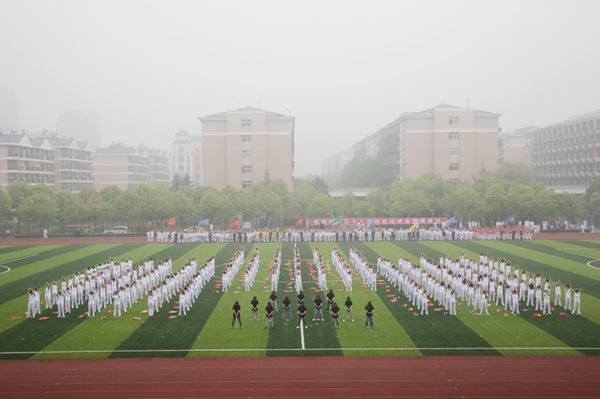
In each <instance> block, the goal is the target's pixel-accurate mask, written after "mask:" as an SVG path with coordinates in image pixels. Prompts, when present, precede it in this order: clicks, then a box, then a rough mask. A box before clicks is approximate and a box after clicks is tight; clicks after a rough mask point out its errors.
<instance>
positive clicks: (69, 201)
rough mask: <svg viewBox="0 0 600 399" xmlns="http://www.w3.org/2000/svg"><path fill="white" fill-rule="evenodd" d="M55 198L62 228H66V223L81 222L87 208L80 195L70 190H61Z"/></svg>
mask: <svg viewBox="0 0 600 399" xmlns="http://www.w3.org/2000/svg"><path fill="white" fill-rule="evenodd" d="M55 198H56V206H57V208H58V221H59V222H60V228H61V230H64V227H65V223H74V222H79V221H80V220H81V218H82V217H83V216H84V213H85V209H84V206H83V204H82V203H81V200H80V197H79V196H77V195H75V194H73V193H72V192H70V191H59V192H57V193H56V196H55Z"/></svg>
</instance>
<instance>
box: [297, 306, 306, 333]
mask: <svg viewBox="0 0 600 399" xmlns="http://www.w3.org/2000/svg"><path fill="white" fill-rule="evenodd" d="M297 313H298V325H297V326H296V328H300V323H304V328H308V324H306V319H305V316H306V306H304V302H301V303H300V305H299V306H298V312H297Z"/></svg>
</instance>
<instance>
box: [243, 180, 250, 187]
mask: <svg viewBox="0 0 600 399" xmlns="http://www.w3.org/2000/svg"><path fill="white" fill-rule="evenodd" d="M251 185H252V181H250V180H242V188H248V187H250V186H251Z"/></svg>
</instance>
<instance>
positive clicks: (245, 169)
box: [242, 165, 252, 173]
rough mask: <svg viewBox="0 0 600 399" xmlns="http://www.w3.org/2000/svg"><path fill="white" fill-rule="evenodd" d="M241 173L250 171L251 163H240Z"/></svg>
mask: <svg viewBox="0 0 600 399" xmlns="http://www.w3.org/2000/svg"><path fill="white" fill-rule="evenodd" d="M242 173H252V166H251V165H242Z"/></svg>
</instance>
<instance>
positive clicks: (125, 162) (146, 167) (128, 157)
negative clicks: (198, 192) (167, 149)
mask: <svg viewBox="0 0 600 399" xmlns="http://www.w3.org/2000/svg"><path fill="white" fill-rule="evenodd" d="M94 175H95V186H96V189H97V190H101V189H103V188H104V187H106V186H111V185H114V186H117V187H119V188H121V189H124V190H127V189H130V188H133V187H135V186H137V185H139V184H147V183H164V184H168V183H169V158H168V156H167V155H166V154H165V153H163V152H160V151H158V150H152V149H148V148H145V147H127V146H125V145H123V144H121V143H113V144H112V145H110V146H108V147H106V148H99V149H97V150H96V154H95V156H94Z"/></svg>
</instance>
